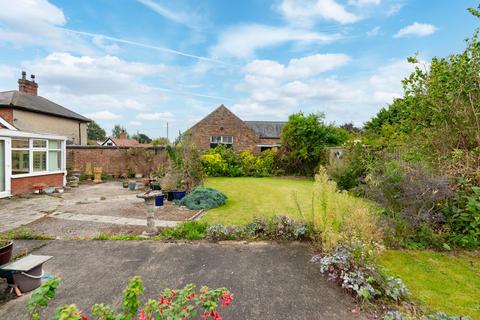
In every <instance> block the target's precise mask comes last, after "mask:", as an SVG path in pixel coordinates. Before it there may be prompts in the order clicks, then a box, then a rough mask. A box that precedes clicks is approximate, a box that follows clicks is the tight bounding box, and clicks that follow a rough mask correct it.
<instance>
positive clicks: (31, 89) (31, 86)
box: [18, 71, 38, 96]
mask: <svg viewBox="0 0 480 320" xmlns="http://www.w3.org/2000/svg"><path fill="white" fill-rule="evenodd" d="M26 76H27V73H26V72H25V71H22V78H21V79H18V91H20V92H23V93H26V94H30V95H32V96H36V95H37V92H38V83H36V82H35V75H34V74H32V75H30V79H31V80H27V79H26Z"/></svg>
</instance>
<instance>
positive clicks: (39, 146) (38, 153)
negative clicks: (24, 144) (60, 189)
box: [32, 140, 47, 172]
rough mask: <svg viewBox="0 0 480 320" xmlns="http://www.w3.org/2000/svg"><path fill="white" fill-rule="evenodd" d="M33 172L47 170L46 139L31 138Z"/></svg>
mask: <svg viewBox="0 0 480 320" xmlns="http://www.w3.org/2000/svg"><path fill="white" fill-rule="evenodd" d="M32 147H33V149H32V150H33V151H32V162H33V172H39V171H47V140H32Z"/></svg>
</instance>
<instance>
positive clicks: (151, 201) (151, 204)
mask: <svg viewBox="0 0 480 320" xmlns="http://www.w3.org/2000/svg"><path fill="white" fill-rule="evenodd" d="M160 195H163V193H162V192H161V191H156V190H149V191H147V192H145V193H140V194H137V198H140V199H143V200H144V201H145V209H146V210H147V212H146V214H147V229H146V230H145V231H144V232H143V235H144V236H147V237H152V236H154V235H156V234H157V232H158V230H157V228H156V227H155V198H156V197H157V196H160Z"/></svg>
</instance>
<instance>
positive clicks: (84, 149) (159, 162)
mask: <svg viewBox="0 0 480 320" xmlns="http://www.w3.org/2000/svg"><path fill="white" fill-rule="evenodd" d="M166 162H167V153H166V151H165V149H164V148H163V147H160V146H158V147H146V148H141V147H139V148H129V147H107V146H67V170H69V171H78V172H82V173H84V172H85V168H86V166H87V163H90V165H91V167H92V169H93V168H94V167H102V169H103V172H106V173H108V174H111V175H114V176H120V175H121V174H124V173H128V169H129V168H131V169H132V170H133V171H135V172H136V173H142V174H144V175H147V174H149V173H150V172H151V171H152V170H156V169H157V168H158V167H159V166H163V165H165V164H166Z"/></svg>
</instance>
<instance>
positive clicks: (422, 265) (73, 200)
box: [0, 177, 480, 319]
mask: <svg viewBox="0 0 480 320" xmlns="http://www.w3.org/2000/svg"><path fill="white" fill-rule="evenodd" d="M205 184H206V186H209V187H214V188H217V189H219V190H221V191H222V192H224V193H225V194H226V195H227V196H228V197H229V199H228V200H227V203H226V205H224V206H222V207H219V208H215V209H211V210H208V211H207V212H206V213H205V214H204V215H203V216H202V217H201V221H206V222H208V223H210V224H212V223H224V224H234V225H240V224H243V223H247V222H250V221H252V219H254V218H257V217H265V216H273V215H287V216H289V217H291V218H293V219H296V220H302V219H305V218H307V219H308V218H309V217H308V214H309V210H310V209H311V208H312V194H313V191H314V189H315V184H314V182H313V180H311V179H300V178H250V177H244V178H209V179H207V180H206V181H205ZM136 194H137V192H132V191H128V190H127V189H124V188H122V186H121V183H119V182H108V183H103V184H99V185H92V184H87V185H81V186H80V188H78V189H74V190H73V191H72V192H69V193H65V194H63V195H61V196H44V195H42V196H30V197H25V198H17V199H15V201H11V200H6V199H3V200H0V201H1V203H0V205H1V206H0V208H1V209H0V220H1V221H2V223H3V225H2V228H3V229H2V231H6V230H7V228H9V227H10V228H20V229H22V228H28V229H31V231H30V232H29V233H28V234H29V236H31V237H34V238H35V237H40V238H43V237H45V238H52V239H60V240H56V241H45V243H46V245H45V246H43V243H41V244H42V245H41V246H39V247H41V248H39V249H37V250H35V251H34V252H35V254H47V255H53V256H54V257H55V258H54V259H53V260H52V261H51V262H49V263H47V264H46V265H45V270H46V273H47V274H55V275H59V276H60V277H62V278H63V281H64V282H63V284H62V288H63V289H60V291H59V294H58V299H56V301H55V303H54V305H55V306H56V305H60V304H66V303H71V302H76V303H77V304H78V305H79V306H80V307H85V306H90V305H91V304H92V303H93V302H99V301H103V300H102V299H101V298H102V297H109V299H107V301H105V302H109V303H116V302H118V301H117V300H115V298H114V297H117V299H118V297H120V292H121V290H122V289H123V288H124V287H125V285H126V283H127V282H128V280H129V279H130V278H131V277H133V276H134V275H136V274H140V275H142V276H143V277H144V280H145V284H146V289H147V291H146V293H147V295H149V296H152V295H153V294H154V293H158V290H159V288H160V287H164V286H181V285H184V284H186V283H188V282H196V283H197V284H198V285H202V284H204V283H205V284H209V285H211V286H215V285H218V286H227V287H229V288H231V290H232V292H234V293H235V294H236V297H237V299H238V300H237V301H236V302H235V304H234V306H235V307H233V308H231V309H228V310H227V313H225V314H226V315H228V317H227V318H228V319H235V315H236V314H238V312H240V313H244V314H245V315H247V316H246V317H242V319H247V318H249V316H248V315H251V317H250V318H253V317H254V316H253V315H255V314H257V315H258V314H262V315H266V314H269V316H270V314H272V317H271V318H268V317H266V318H267V319H276V317H280V318H286V319H288V318H289V317H288V316H289V315H291V314H292V313H290V312H289V311H288V310H289V308H291V309H292V310H294V311H295V312H296V313H297V314H298V315H299V317H296V319H298V318H305V319H309V318H310V317H309V315H310V314H312V315H317V316H318V317H321V316H323V315H327V314H328V315H329V317H328V318H329V319H351V318H352V313H351V310H352V309H355V305H354V304H353V303H352V301H351V300H350V298H349V297H348V296H347V295H344V294H342V293H341V290H340V289H337V288H336V287H335V286H334V285H333V284H331V283H327V282H325V281H326V280H325V279H326V278H325V277H322V276H321V274H320V273H319V271H318V268H317V267H315V266H313V265H312V264H309V263H308V261H309V259H310V257H311V256H312V255H313V253H314V252H313V251H312V249H311V248H310V247H309V245H307V244H299V243H282V244H275V243H272V242H248V243H247V242H225V243H221V244H208V243H205V242H192V243H183V242H177V243H176V244H167V243H165V242H161V241H143V242H138V241H72V240H70V241H65V240H66V239H75V240H80V239H85V240H88V239H92V238H93V237H96V236H98V235H99V234H101V233H103V234H110V235H133V236H135V235H139V234H140V233H141V232H142V231H143V230H144V228H145V227H144V226H145V213H144V207H143V203H142V200H140V199H137V198H136V197H135V195H136ZM260 195H261V196H260ZM327 197H328V196H327ZM342 197H343V196H342ZM342 197H340V198H338V199H344V200H345V199H347V200H351V201H352V203H353V205H357V206H360V205H364V204H365V201H364V200H361V199H356V198H342ZM345 197H347V195H345ZM330 200H331V199H330ZM357 201H359V202H357ZM343 202H345V201H338V202H336V204H335V205H336V206H338V205H341V204H342V203H343ZM343 205H344V204H343ZM168 206H170V207H168ZM162 210H164V211H162ZM196 213H197V211H194V210H188V209H186V208H180V207H178V206H174V205H173V204H171V203H168V204H167V206H166V207H165V208H163V209H159V210H157V212H156V216H155V219H156V220H157V224H160V225H162V223H164V225H165V226H167V225H169V226H172V225H174V224H177V223H179V222H181V221H185V219H188V218H190V217H192V216H193V215H194V214H196ZM305 215H307V217H305ZM15 242H16V246H17V249H19V248H21V247H23V246H28V247H37V246H38V245H37V244H38V243H37V242H36V241H33V240H32V241H27V240H15ZM85 257H87V258H85ZM85 259H86V260H85ZM77 260H78V261H77ZM80 261H82V262H80ZM100 262H101V263H100ZM80 263H83V264H87V265H89V266H90V267H88V268H81V270H78V269H79V268H77V267H76V266H77V265H78V264H80ZM379 265H381V266H382V267H383V268H384V269H385V270H386V272H387V273H388V274H390V275H394V276H401V277H402V279H403V280H404V281H405V283H407V285H408V287H409V288H410V289H411V291H412V294H413V298H414V300H415V301H417V303H419V305H421V306H423V307H425V308H427V309H430V310H444V311H448V312H451V313H454V314H469V315H470V316H472V317H473V319H476V318H478V317H480V311H479V308H478V303H477V302H476V301H478V298H479V297H478V290H476V286H478V283H477V282H472V279H478V278H479V277H480V274H478V270H480V269H479V265H480V256H479V254H478V252H472V253H471V254H465V253H455V252H453V253H443V254H442V253H435V252H433V251H429V250H418V251H414V252H408V251H398V250H389V251H386V252H385V253H384V254H383V255H382V256H381V259H380V262H379ZM95 266H97V267H95ZM407 266H410V267H407ZM92 267H93V269H92ZM92 270H95V271H94V272H93V271H92ZM247 270H248V271H247ZM442 270H443V271H442ZM454 270H456V271H455V272H453V271H454ZM84 273H88V274H89V275H88V276H87V274H84ZM219 274H220V276H217V277H216V276H215V275H219ZM106 275H112V276H111V277H110V276H108V277H106ZM292 277H293V278H292ZM85 279H86V280H85ZM97 282H99V283H98V285H96V284H97ZM294 282H295V283H294ZM272 283H274V284H275V285H273V286H272V285H271V284H272ZM438 283H441V284H442V290H440V288H439V287H438ZM250 284H251V285H250ZM268 285H270V286H269V287H268V290H267V289H266V286H268ZM459 286H461V287H462V288H463V293H462V294H461V295H459V293H458V289H457V288H458V287H459ZM293 287H295V288H297V289H296V291H295V292H300V291H302V293H301V294H300V295H297V294H292V295H291V296H289V299H288V301H289V302H288V303H286V305H284V304H285V302H284V301H286V300H285V299H283V298H279V296H281V294H283V292H288V291H289V290H290V289H291V288H293ZM73 288H80V289H75V290H74V289H73ZM84 288H85V289H84ZM252 288H254V289H252ZM299 288H300V289H299ZM63 290H65V291H63ZM84 290H88V294H87V293H85V291H84ZM248 290H250V291H248ZM252 290H253V292H252ZM303 290H305V291H303ZM339 290H340V291H339ZM67 291H68V292H69V295H68V296H67V295H64V294H62V292H67ZM247 291H248V293H247ZM265 291H268V292H269V293H268V294H267V295H265ZM319 291H322V294H321V295H319V294H318V292H319ZM275 292H277V293H278V296H276V294H275ZM323 295H326V296H325V297H323ZM319 296H322V298H320V297H319ZM70 298H71V299H72V300H71V301H70V300H68V299H70ZM252 299H253V300H255V299H259V300H255V301H258V302H259V304H258V305H256V304H255V301H253V300H252ZM268 299H270V300H268ZM309 299H313V300H311V301H310V302H309ZM445 299H446V300H448V301H450V302H451V303H449V304H445V303H443V302H442V301H444V300H445ZM264 300H265V302H264V305H261V303H262V301H264ZM336 300H339V301H338V302H332V301H336ZM25 301H26V297H24V298H20V299H17V300H14V301H10V302H8V303H7V304H6V305H4V306H3V307H1V308H0V317H1V315H2V313H3V314H10V313H11V314H15V315H19V314H20V313H21V312H23V311H24V305H25ZM267 301H268V303H267ZM272 301H273V302H272ZM82 303H83V304H82ZM332 303H334V304H332ZM335 303H338V305H336V307H332V306H335ZM313 304H316V306H315V308H313V307H312V305H313ZM252 305H254V307H251V306H252ZM249 308H253V309H249ZM264 308H265V309H264ZM272 308H273V309H275V311H272V310H273V309H272ZM312 308H313V309H312ZM236 311H237V312H236ZM270 312H271V313H270ZM301 315H304V316H301ZM264 318H265V317H264ZM7 319H8V318H7ZM12 319H13V318H12Z"/></svg>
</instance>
